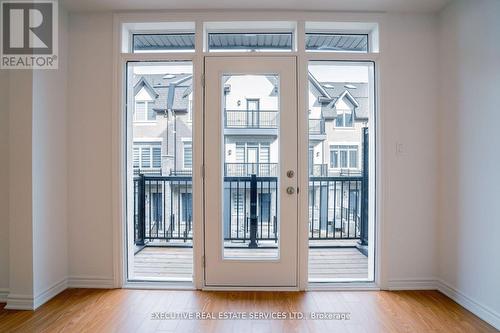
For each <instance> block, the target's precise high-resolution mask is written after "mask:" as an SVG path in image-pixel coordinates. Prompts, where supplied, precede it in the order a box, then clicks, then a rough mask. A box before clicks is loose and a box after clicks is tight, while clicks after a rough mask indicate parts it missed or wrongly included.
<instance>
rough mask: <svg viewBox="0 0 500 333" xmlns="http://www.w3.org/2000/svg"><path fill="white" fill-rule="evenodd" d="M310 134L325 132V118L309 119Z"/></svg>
mask: <svg viewBox="0 0 500 333" xmlns="http://www.w3.org/2000/svg"><path fill="white" fill-rule="evenodd" d="M309 134H310V135H311V134H312V135H315V134H316V135H318V134H325V120H324V119H309Z"/></svg>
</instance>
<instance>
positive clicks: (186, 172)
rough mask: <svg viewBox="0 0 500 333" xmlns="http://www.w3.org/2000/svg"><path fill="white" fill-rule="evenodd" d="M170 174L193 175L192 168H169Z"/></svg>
mask: <svg viewBox="0 0 500 333" xmlns="http://www.w3.org/2000/svg"><path fill="white" fill-rule="evenodd" d="M169 175H170V176H187V177H191V176H192V175H193V170H192V169H184V170H170V173H169Z"/></svg>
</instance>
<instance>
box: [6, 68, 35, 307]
mask: <svg viewBox="0 0 500 333" xmlns="http://www.w3.org/2000/svg"><path fill="white" fill-rule="evenodd" d="M32 96H33V72H32V71H29V70H22V71H21V70H12V71H11V72H10V74H9V296H8V298H9V299H8V303H11V304H10V305H11V306H15V303H21V304H22V306H21V307H26V308H30V307H31V303H32V300H33V223H32V222H33V206H32V189H33V184H32V183H33V181H32V154H31V153H32V122H33V99H32ZM10 305H9V304H8V306H10Z"/></svg>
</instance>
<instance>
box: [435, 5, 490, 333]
mask: <svg viewBox="0 0 500 333" xmlns="http://www.w3.org/2000/svg"><path fill="white" fill-rule="evenodd" d="M440 35H441V48H440V61H441V62H440V67H441V71H440V77H441V80H440V95H441V102H440V108H441V119H440V134H441V135H440V140H441V145H440V160H441V162H442V163H441V165H440V180H441V181H440V197H441V202H440V207H441V209H440V212H439V221H440V234H439V243H438V244H439V258H440V266H439V276H440V278H441V279H442V282H443V283H444V284H445V285H446V287H447V288H446V290H447V291H448V293H450V294H451V295H452V296H453V295H454V296H455V297H458V299H461V300H462V301H463V302H464V303H465V304H469V305H470V306H469V309H471V310H473V311H474V312H476V314H479V315H481V316H482V317H483V318H484V319H487V320H489V321H490V323H492V324H495V325H496V327H497V328H498V329H500V260H499V259H498V254H499V253H500V241H499V237H500V219H499V212H498V204H499V192H498V191H499V189H500V174H499V170H500V154H499V151H500V150H499V143H500V139H499V133H500V131H499V130H498V126H499V124H500V43H499V42H498V41H499V35H500V1H497V0H481V1H455V2H453V3H452V4H450V5H449V6H448V7H447V8H446V9H445V10H444V11H443V12H442V13H441V27H440Z"/></svg>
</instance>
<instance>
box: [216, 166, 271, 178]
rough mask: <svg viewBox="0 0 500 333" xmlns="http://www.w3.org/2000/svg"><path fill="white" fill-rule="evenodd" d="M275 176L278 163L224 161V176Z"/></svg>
mask: <svg viewBox="0 0 500 333" xmlns="http://www.w3.org/2000/svg"><path fill="white" fill-rule="evenodd" d="M250 175H256V176H257V177H277V176H278V163H224V176H226V177H249V176H250Z"/></svg>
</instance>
